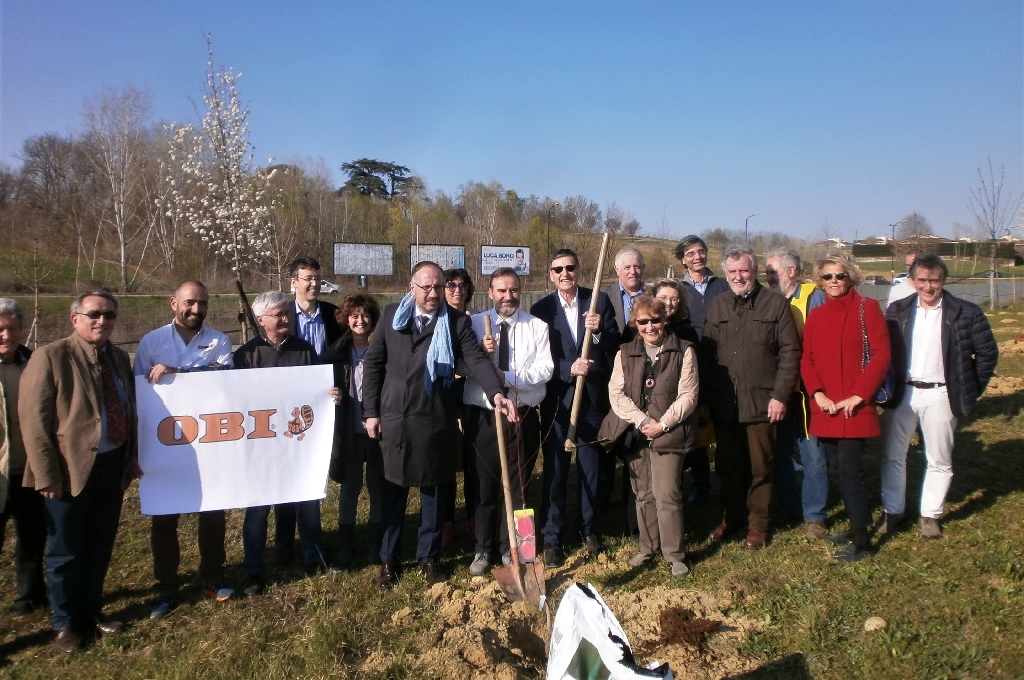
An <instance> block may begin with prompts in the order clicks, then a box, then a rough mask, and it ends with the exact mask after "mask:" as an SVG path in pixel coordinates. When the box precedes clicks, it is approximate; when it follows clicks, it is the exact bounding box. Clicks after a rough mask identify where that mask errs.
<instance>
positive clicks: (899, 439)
mask: <svg viewBox="0 0 1024 680" xmlns="http://www.w3.org/2000/svg"><path fill="white" fill-rule="evenodd" d="M918 423H920V424H921V432H922V433H923V434H924V455H925V458H926V459H927V468H926V469H925V473H924V486H923V488H922V489H921V517H932V518H934V519H939V518H940V517H942V505H943V503H945V501H946V493H947V492H948V491H949V484H950V482H951V481H952V480H953V432H954V431H955V430H956V418H955V417H953V411H952V410H950V408H949V396H948V395H947V394H946V388H945V387H935V388H932V389H927V390H921V389H917V388H915V387H911V386H910V385H907V391H906V394H905V395H904V396H903V401H902V402H901V403H900V405H899V406H897V407H896V408H895V409H892V410H888V411H886V412H885V414H884V415H883V416H882V507H883V508H884V509H885V511H886V512H887V513H888V514H890V515H899V514H902V513H903V512H904V511H905V510H906V504H907V448H908V447H909V446H910V438H911V437H912V436H913V434H914V430H915V429H916V428H917V425H918Z"/></svg>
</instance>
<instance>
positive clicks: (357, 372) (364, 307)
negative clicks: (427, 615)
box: [324, 294, 384, 569]
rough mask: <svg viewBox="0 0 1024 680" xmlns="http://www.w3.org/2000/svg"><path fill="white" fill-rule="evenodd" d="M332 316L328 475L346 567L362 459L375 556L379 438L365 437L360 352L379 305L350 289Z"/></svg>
mask: <svg viewBox="0 0 1024 680" xmlns="http://www.w3.org/2000/svg"><path fill="white" fill-rule="evenodd" d="M336 318H337V320H338V323H339V324H341V327H342V329H343V332H342V335H341V337H340V338H339V339H338V341H337V342H335V343H334V344H333V345H331V346H330V347H329V348H328V349H327V351H326V352H325V353H324V363H329V364H332V365H333V366H334V384H335V386H337V387H338V389H339V390H340V391H341V404H340V405H339V406H338V408H337V415H336V417H335V421H334V448H333V449H332V451H331V479H333V480H334V481H336V482H338V483H339V484H341V494H340V497H339V500H338V537H339V539H340V543H341V546H340V548H339V549H338V558H337V563H336V566H337V567H339V568H341V569H347V568H348V567H349V566H351V564H352V560H353V547H352V543H353V538H354V535H355V528H356V508H357V506H358V504H359V493H360V492H361V491H362V488H363V465H364V464H365V465H366V490H367V492H368V493H369V495H370V523H369V527H368V531H369V540H368V544H369V545H368V553H367V554H368V555H369V557H368V559H369V562H370V563H371V564H377V563H379V562H380V541H381V536H382V528H381V489H382V488H383V480H384V460H383V458H382V456H381V451H380V441H379V440H377V439H370V437H368V436H367V434H366V429H365V428H364V427H363V407H362V397H363V390H362V382H363V366H362V362H363V355H365V354H366V350H367V349H368V348H369V346H370V336H371V335H372V334H373V329H374V327H375V326H376V325H377V322H378V321H379V320H380V307H379V306H378V305H377V301H376V300H374V299H373V298H372V297H370V296H369V295H363V294H355V295H349V296H348V297H346V298H345V301H344V302H343V303H342V305H341V307H340V308H339V309H338V311H337V314H336Z"/></svg>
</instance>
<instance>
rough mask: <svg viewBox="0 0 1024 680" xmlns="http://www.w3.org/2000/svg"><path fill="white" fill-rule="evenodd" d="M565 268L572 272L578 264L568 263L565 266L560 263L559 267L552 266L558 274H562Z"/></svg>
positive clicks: (552, 269)
mask: <svg viewBox="0 0 1024 680" xmlns="http://www.w3.org/2000/svg"><path fill="white" fill-rule="evenodd" d="M563 269H564V270H565V271H567V272H569V273H570V274H571V273H573V272H574V271H576V265H574V264H567V265H565V266H562V265H559V266H557V267H552V268H551V271H553V272H554V273H556V274H561V273H562V270H563Z"/></svg>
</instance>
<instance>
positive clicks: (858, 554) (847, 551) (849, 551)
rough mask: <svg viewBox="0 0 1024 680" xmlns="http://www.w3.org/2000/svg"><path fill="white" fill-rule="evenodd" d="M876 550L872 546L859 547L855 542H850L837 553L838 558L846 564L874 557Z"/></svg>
mask: <svg viewBox="0 0 1024 680" xmlns="http://www.w3.org/2000/svg"><path fill="white" fill-rule="evenodd" d="M874 554H875V551H874V550H872V549H871V548H858V547H857V546H856V545H854V544H853V543H851V544H849V545H848V546H846V547H845V548H843V549H842V550H840V551H838V552H837V553H836V555H835V557H836V560H838V561H840V562H843V563H845V564H850V563H851V562H856V561H858V560H862V559H864V558H865V557H872V556H873V555H874Z"/></svg>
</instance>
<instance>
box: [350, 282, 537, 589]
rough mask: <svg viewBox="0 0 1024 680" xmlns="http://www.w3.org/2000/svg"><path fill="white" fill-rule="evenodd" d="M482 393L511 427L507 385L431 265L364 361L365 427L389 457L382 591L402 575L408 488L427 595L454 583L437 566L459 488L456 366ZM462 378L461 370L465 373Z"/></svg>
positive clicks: (389, 316) (388, 316)
mask: <svg viewBox="0 0 1024 680" xmlns="http://www.w3.org/2000/svg"><path fill="white" fill-rule="evenodd" d="M460 359H461V360H463V362H464V363H465V365H466V371H467V372H468V373H469V375H470V376H472V377H474V378H476V379H477V380H478V381H479V382H480V385H481V386H482V387H483V388H484V394H486V395H488V396H489V397H490V399H491V401H492V403H493V404H494V406H495V407H496V408H498V409H500V410H501V411H502V412H503V413H504V414H505V417H506V418H507V419H508V420H510V421H516V420H518V413H517V411H516V408H515V405H514V404H513V403H512V402H511V401H509V400H508V399H505V397H504V395H503V394H502V387H503V381H502V377H500V376H499V374H498V372H497V369H496V368H495V366H494V364H493V363H492V362H491V361H490V359H489V358H488V357H487V355H486V354H485V353H484V351H483V349H482V348H481V347H480V345H479V344H477V339H476V334H475V333H473V326H472V324H471V322H470V319H469V317H468V316H466V315H465V314H463V313H461V312H459V311H457V310H455V309H452V308H451V307H450V306H448V304H447V303H446V302H445V299H444V274H443V273H442V270H441V268H440V267H438V266H437V265H436V264H434V263H433V262H420V263H419V264H417V265H416V266H415V267H413V270H412V280H411V281H410V282H409V293H408V294H406V296H405V298H403V299H402V301H401V302H400V303H398V304H392V305H388V306H387V307H386V308H385V309H384V316H383V317H382V318H381V320H380V323H379V324H378V325H377V328H376V330H375V331H374V333H373V340H372V341H371V342H370V348H369V349H368V350H367V352H366V357H365V358H364V359H363V420H364V422H365V424H366V432H367V434H368V435H369V436H370V437H371V438H373V439H379V440H380V442H381V451H382V453H383V455H384V489H383V492H384V493H383V502H382V508H381V509H382V514H383V518H382V519H383V522H384V538H383V542H382V545H381V553H380V558H381V562H382V565H381V569H380V578H379V585H380V587H381V588H382V589H385V590H387V589H390V588H392V587H394V586H395V584H396V583H397V582H398V577H399V576H400V572H401V554H400V546H401V541H402V525H403V524H404V523H405V510H406V506H407V504H408V500H409V487H413V486H416V487H419V489H420V528H419V541H418V544H417V547H416V560H417V561H418V562H419V565H420V570H421V571H422V572H423V575H424V577H425V578H426V579H427V583H428V584H429V585H433V584H435V583H440V582H441V581H444V580H445V579H446V578H447V577H446V576H445V574H444V573H443V572H442V571H441V569H440V567H439V565H438V564H437V556H438V553H439V552H440V550H441V527H442V525H443V523H444V519H443V516H442V509H443V507H444V503H443V501H444V498H443V497H442V496H443V494H445V493H451V491H452V489H453V488H454V482H455V456H456V453H455V449H454V444H453V443H454V441H455V435H454V433H455V429H456V427H457V424H456V420H455V409H456V406H457V404H456V401H455V395H454V394H453V392H452V389H451V388H452V385H453V384H454V379H455V364H456V362H457V361H459V360H460ZM460 371H461V366H460Z"/></svg>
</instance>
